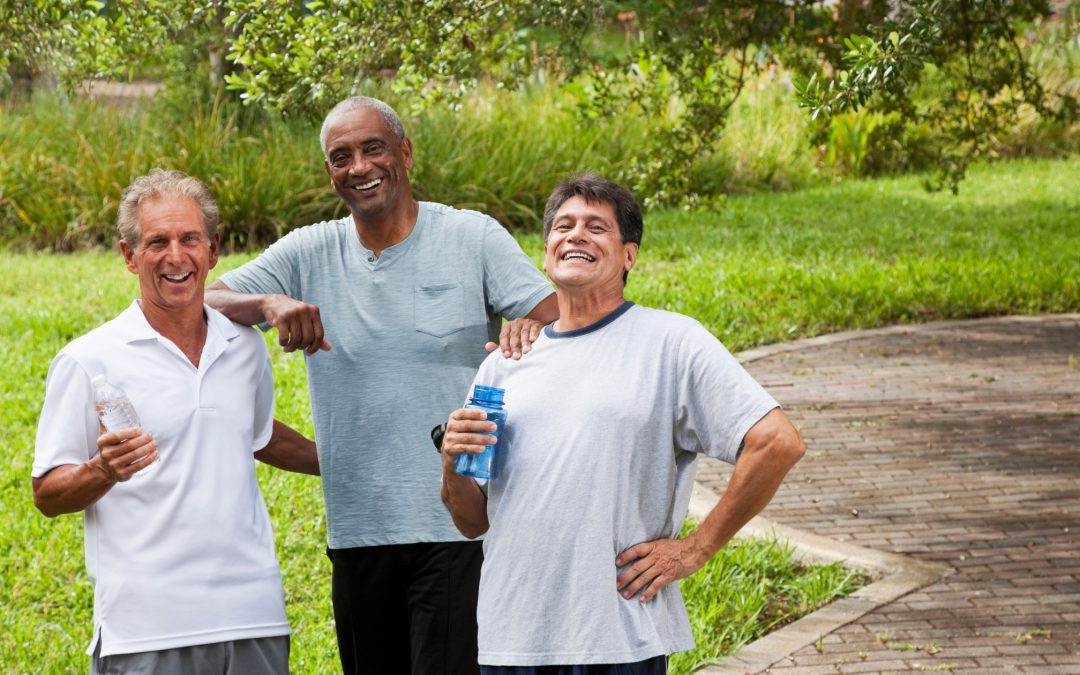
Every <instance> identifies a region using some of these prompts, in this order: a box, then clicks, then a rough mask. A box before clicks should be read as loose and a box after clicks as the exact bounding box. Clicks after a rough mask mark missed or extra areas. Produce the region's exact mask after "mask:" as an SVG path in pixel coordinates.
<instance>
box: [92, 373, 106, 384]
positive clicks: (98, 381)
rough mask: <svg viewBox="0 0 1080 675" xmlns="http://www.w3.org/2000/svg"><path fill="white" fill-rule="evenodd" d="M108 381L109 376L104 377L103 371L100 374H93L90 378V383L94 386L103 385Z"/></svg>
mask: <svg viewBox="0 0 1080 675" xmlns="http://www.w3.org/2000/svg"><path fill="white" fill-rule="evenodd" d="M108 383H109V378H107V377H105V374H104V373H102V374H101V375H95V376H93V377H92V378H90V384H92V385H94V387H104V386H105V385H106V384H108Z"/></svg>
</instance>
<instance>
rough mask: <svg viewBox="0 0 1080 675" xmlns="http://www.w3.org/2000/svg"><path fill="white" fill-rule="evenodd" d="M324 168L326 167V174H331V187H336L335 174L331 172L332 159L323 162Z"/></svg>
mask: <svg viewBox="0 0 1080 675" xmlns="http://www.w3.org/2000/svg"><path fill="white" fill-rule="evenodd" d="M322 165H323V168H324V169H326V175H327V176H330V187H331V188H333V187H334V174H332V173H330V160H328V159H324V160H323V162H322Z"/></svg>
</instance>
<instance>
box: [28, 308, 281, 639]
mask: <svg viewBox="0 0 1080 675" xmlns="http://www.w3.org/2000/svg"><path fill="white" fill-rule="evenodd" d="M205 312H206V316H207V318H208V330H207V336H206V344H205V345H204V346H203V352H202V357H201V358H200V361H199V367H198V368H195V366H194V365H192V363H191V361H189V360H188V359H187V357H185V356H184V354H183V353H182V352H181V351H180V349H179V348H177V346H176V345H174V344H173V343H172V342H171V341H170V340H168V339H166V338H165V337H163V336H162V335H160V334H159V333H157V332H156V331H155V330H154V329H153V328H151V327H150V324H149V323H147V321H146V318H145V316H144V315H143V313H142V310H141V309H140V307H139V304H138V302H137V301H136V302H135V303H133V304H132V305H131V306H130V307H129V308H128V309H127V310H125V311H124V312H123V313H122V314H120V316H118V317H117V318H115V319H113V320H112V321H110V322H108V323H106V324H104V325H103V326H101V327H99V328H96V329H95V330H93V331H91V332H89V333H87V334H86V335H83V336H82V337H80V338H77V339H76V340H74V341H72V342H71V343H70V344H68V345H67V346H66V347H64V349H62V350H61V351H60V353H59V354H58V355H57V356H56V358H55V359H53V362H52V364H51V366H50V367H49V375H48V380H47V382H46V386H45V403H44V406H43V407H42V411H41V419H40V420H39V423H38V432H37V443H36V447H35V451H34V466H33V476H34V477H35V478H37V477H41V476H43V475H45V474H46V473H47V472H48V471H49V470H50V469H53V468H55V467H57V466H60V465H62V464H82V463H83V462H86V461H88V460H89V459H90V458H91V457H93V456H94V455H96V454H97V452H98V448H97V438H98V436H99V433H98V421H97V417H96V415H95V412H94V404H93V400H94V397H93V387H92V386H91V384H90V379H91V378H92V377H94V376H95V375H99V374H104V375H106V376H107V377H108V379H109V382H111V383H112V384H114V385H116V386H118V387H120V388H122V389H123V390H124V391H126V392H127V394H128V396H129V397H130V398H131V401H132V403H133V404H134V406H135V409H136V411H137V412H138V414H139V418H140V420H141V421H142V424H143V428H144V429H145V430H147V431H150V432H151V433H152V434H153V436H154V438H155V439H156V440H157V444H158V455H159V461H160V465H159V466H158V467H157V470H156V471H153V472H151V473H150V474H148V475H147V476H137V477H135V478H133V479H131V480H129V481H127V482H124V483H118V484H116V485H115V486H113V488H112V489H111V490H109V492H107V493H106V494H105V496H103V497H102V498H101V499H100V500H98V501H97V502H96V503H95V504H93V505H91V506H90V507H88V508H87V509H86V511H85V512H84V523H85V546H86V568H87V572H88V573H89V575H90V579H91V580H92V581H93V583H94V636H93V639H92V640H91V643H90V647H89V648H88V649H87V653H92V652H93V650H94V647H95V646H96V644H97V641H98V640H99V639H100V640H101V655H102V656H108V655H110V654H128V653H134V652H144V651H156V650H161V649H171V648H175V647H184V646H189V645H198V644H210V643H214V642H223V641H227V640H237V639H247V638H258V637H269V636H277V635H288V634H289V624H288V621H287V619H286V618H285V602H284V598H283V594H282V587H281V574H280V572H279V569H278V563H277V557H276V555H275V553H274V538H273V532H272V530H271V527H270V518H269V516H268V515H267V512H266V505H265V504H264V503H263V499H262V493H261V492H260V491H259V486H258V483H257V481H256V479H255V462H254V458H253V457H252V453H253V452H254V451H256V450H259V449H261V448H263V447H264V446H265V445H266V443H267V442H268V441H269V439H270V432H271V428H272V425H273V410H274V383H273V377H272V374H271V369H270V359H269V355H268V354H267V351H266V344H265V343H264V342H263V339H262V337H261V336H260V335H259V334H258V333H256V332H255V331H254V330H252V329H251V328H248V327H244V326H238V325H236V324H234V323H232V322H231V321H229V320H228V319H226V318H225V317H224V316H223V315H221V314H219V313H218V312H216V311H214V310H212V309H210V308H209V307H205Z"/></svg>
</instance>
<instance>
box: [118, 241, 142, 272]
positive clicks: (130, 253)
mask: <svg viewBox="0 0 1080 675" xmlns="http://www.w3.org/2000/svg"><path fill="white" fill-rule="evenodd" d="M120 252H121V253H123V254H124V264H125V265H126V266H127V269H128V272H131V273H132V274H138V273H139V268H138V267H136V266H135V249H133V248H131V247H130V246H128V243H127V242H126V241H124V240H123V239H121V240H120Z"/></svg>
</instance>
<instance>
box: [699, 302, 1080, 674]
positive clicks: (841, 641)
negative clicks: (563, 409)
mask: <svg viewBox="0 0 1080 675" xmlns="http://www.w3.org/2000/svg"><path fill="white" fill-rule="evenodd" d="M785 350H786V351H785ZM743 356H744V357H745V358H746V359H747V360H748V362H747V367H748V369H749V370H750V371H751V372H752V373H753V374H754V375H755V376H756V377H757V378H758V379H759V380H760V381H761V382H762V383H763V384H764V385H765V386H766V387H767V388H768V389H769V390H770V391H771V392H772V393H773V395H774V396H776V398H777V399H778V400H779V401H780V402H781V403H782V404H784V406H785V407H786V408H787V410H788V413H789V415H790V416H791V418H792V419H793V420H794V421H795V423H796V424H797V425H798V426H799V427H800V429H801V430H802V432H803V435H804V436H805V438H806V441H807V455H806V457H805V459H804V460H803V461H802V462H801V463H800V464H799V465H798V466H797V467H796V468H795V470H794V471H793V473H792V474H791V475H790V476H789V477H788V480H787V482H786V484H785V486H784V487H783V488H782V489H781V492H780V493H779V494H778V495H777V497H776V499H775V500H774V501H773V503H772V504H771V505H770V506H769V507H768V508H767V509H766V510H765V512H764V514H763V515H765V516H766V517H768V518H770V519H772V520H774V521H777V522H779V523H782V524H784V525H787V526H791V527H795V528H798V529H801V530H806V531H809V532H812V533H815V534H819V535H823V536H827V537H830V538H832V539H835V540H839V541H847V542H852V543H855V544H858V545H860V546H866V547H870V548H874V549H879V550H883V551H889V552H893V553H899V554H903V555H907V556H910V557H913V558H918V559H922V560H927V561H935V562H941V563H945V564H947V565H949V566H951V567H952V568H954V569H955V570H956V571H955V572H954V573H953V574H952V575H950V576H948V577H947V578H945V579H943V580H942V581H940V582H937V583H934V584H932V585H930V586H928V587H926V588H923V589H921V590H919V591H916V592H914V593H911V594H909V595H907V596H904V597H902V598H900V599H899V600H897V601H896V602H894V603H891V604H888V605H885V606H882V607H880V608H878V609H876V610H874V611H872V612H870V613H869V614H866V615H865V616H863V617H862V618H861V619H859V620H857V621H855V622H854V623H852V624H849V625H847V626H845V627H843V628H840V629H838V630H836V631H834V632H833V633H831V634H829V635H827V636H825V637H824V638H823V640H822V642H821V650H820V652H819V651H818V647H817V646H810V647H806V648H804V649H801V650H800V651H798V652H796V653H795V654H792V655H791V656H790V657H789V658H788V659H786V660H784V661H782V662H781V663H779V664H777V665H776V666H773V668H772V671H775V672H782V673H785V674H786V675H795V674H801V673H863V672H868V673H883V672H918V671H944V672H955V673H965V674H969V675H970V674H971V673H982V672H987V673H991V672H992V673H1002V672H1015V673H1062V674H1064V673H1080V315H1067V316H1054V317H1042V318H998V319H984V320H976V321H970V322H949V323H938V324H927V325H924V326H909V327H903V328H898V329H888V330H885V331H869V332H866V333H853V334H846V335H841V336H831V337H828V338H824V339H821V338H819V339H816V340H810V341H803V342H801V343H793V344H791V345H782V346H773V347H770V348H765V349H764V350H760V351H758V352H756V353H755V352H748V353H746V354H744V355H743ZM728 475H730V471H729V468H728V467H727V466H726V465H724V464H721V463H719V462H715V461H713V460H709V461H706V462H703V463H702V464H701V466H700V468H699V470H698V480H699V482H701V483H702V484H703V485H705V486H706V487H709V488H710V489H712V490H713V491H714V492H716V493H718V494H720V493H722V492H723V490H724V487H725V484H726V479H727V477H728Z"/></svg>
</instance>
